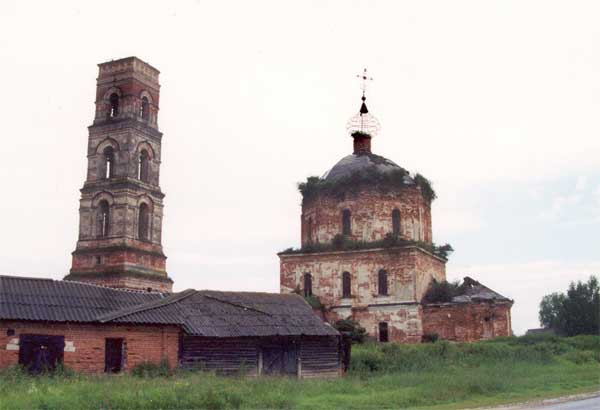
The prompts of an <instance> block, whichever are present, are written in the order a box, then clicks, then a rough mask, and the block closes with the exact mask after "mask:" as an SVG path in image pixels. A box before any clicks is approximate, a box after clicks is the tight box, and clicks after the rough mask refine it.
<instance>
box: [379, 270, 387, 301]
mask: <svg viewBox="0 0 600 410" xmlns="http://www.w3.org/2000/svg"><path fill="white" fill-rule="evenodd" d="M377 282H378V293H379V295H381V296H385V295H387V294H388V274H387V272H386V270H385V269H381V270H380V271H379V273H378V275H377Z"/></svg>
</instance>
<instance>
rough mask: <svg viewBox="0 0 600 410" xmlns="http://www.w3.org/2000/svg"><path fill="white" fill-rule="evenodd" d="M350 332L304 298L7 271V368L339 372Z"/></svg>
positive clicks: (0, 346)
mask: <svg viewBox="0 0 600 410" xmlns="http://www.w3.org/2000/svg"><path fill="white" fill-rule="evenodd" d="M342 352H343V349H342V344H341V337H340V334H339V333H338V332H337V331H336V330H335V329H333V328H332V327H331V326H330V325H328V324H326V323H324V322H323V321H321V319H320V318H319V317H317V316H316V315H315V314H314V313H313V311H312V309H311V307H310V306H309V305H308V304H307V303H306V302H305V301H304V300H303V299H302V298H301V297H300V296H297V295H279V294H268V293H252V292H217V291H196V290H193V289H188V290H185V291H183V292H179V293H144V292H138V291H132V290H121V289H112V288H108V287H103V286H99V285H93V284H87V283H78V282H69V281H54V280H50V279H37V278H22V277H11V276H0V368H6V367H10V366H14V365H17V364H21V365H23V366H25V367H27V368H28V369H30V370H31V371H33V372H36V371H40V370H42V369H44V368H53V367H55V366H56V365H58V364H60V363H62V364H64V365H65V366H67V367H69V368H72V369H74V370H76V371H79V372H86V373H100V372H121V371H130V370H131V369H133V368H134V367H135V366H136V365H138V364H140V363H145V362H151V363H155V364H158V363H160V362H162V361H166V362H167V363H168V364H169V365H170V366H171V367H176V366H184V367H199V368H203V369H208V370H214V371H216V372H218V373H224V374H229V373H235V372H240V371H242V369H243V371H245V372H246V373H249V374H254V375H260V374H289V375H294V376H298V377H319V376H328V377H331V376H338V375H340V374H341V371H342Z"/></svg>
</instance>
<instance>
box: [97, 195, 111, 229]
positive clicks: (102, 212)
mask: <svg viewBox="0 0 600 410" xmlns="http://www.w3.org/2000/svg"><path fill="white" fill-rule="evenodd" d="M109 227H110V207H109V205H108V202H107V201H105V200H103V201H100V204H99V205H98V236H100V237H102V238H105V237H107V236H108V232H109Z"/></svg>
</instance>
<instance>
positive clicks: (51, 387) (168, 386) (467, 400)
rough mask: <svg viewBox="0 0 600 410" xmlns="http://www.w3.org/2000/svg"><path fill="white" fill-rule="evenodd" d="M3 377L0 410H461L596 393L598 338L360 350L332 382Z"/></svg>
mask: <svg viewBox="0 0 600 410" xmlns="http://www.w3.org/2000/svg"><path fill="white" fill-rule="evenodd" d="M140 374H145V375H146V376H145V377H139V376H132V375H122V376H81V375H73V374H69V373H68V372H67V373H65V374H62V375H56V376H46V377H37V378H34V377H29V376H26V375H24V374H23V373H22V372H20V371H18V370H9V371H4V372H3V373H2V374H1V375H0V409H2V410H10V409H192V408H193V409H198V408H202V409H229V408H233V409H237V408H249V409H265V408H276V409H338V408H339V409H384V408H386V409H387V408H394V409H396V408H419V409H421V408H422V409H425V408H428V409H458V408H463V407H467V406H481V405H491V404H498V403H507V402H515V401H523V400H526V399H532V398H540V397H551V396H557V395H563V394H572V393H579V392H584V391H592V390H598V389H599V388H600V386H599V384H600V379H599V377H600V337H597V336H578V337H574V338H559V337H533V338H532V337H522V338H504V339H497V340H494V341H488V342H479V343H473V344H450V343H446V342H438V343H433V344H425V345H413V346H407V345H393V344H387V345H361V346H355V347H354V348H353V360H352V367H351V369H350V371H349V373H348V374H347V375H346V376H345V377H344V378H342V379H337V380H296V379H289V378H243V377H220V376H216V375H214V374H211V373H203V372H176V373H175V374H173V375H171V376H156V377H151V376H150V375H149V373H148V372H145V373H140Z"/></svg>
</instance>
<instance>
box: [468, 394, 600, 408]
mask: <svg viewBox="0 0 600 410" xmlns="http://www.w3.org/2000/svg"><path fill="white" fill-rule="evenodd" d="M487 409H489V410H600V391H596V392H592V393H585V394H576V395H573V396H564V397H557V398H554V399H546V400H538V401H534V402H527V403H520V404H514V405H510V406H500V407H480V408H479V409H472V410H487Z"/></svg>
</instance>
